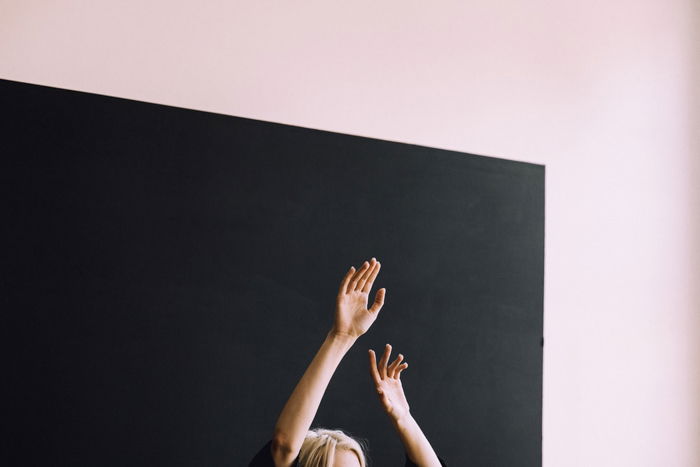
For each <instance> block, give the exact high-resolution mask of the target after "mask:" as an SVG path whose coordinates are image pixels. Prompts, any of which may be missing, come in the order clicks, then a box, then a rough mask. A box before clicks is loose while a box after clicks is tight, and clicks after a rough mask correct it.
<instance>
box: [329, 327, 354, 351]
mask: <svg viewBox="0 0 700 467" xmlns="http://www.w3.org/2000/svg"><path fill="white" fill-rule="evenodd" d="M358 337H359V336H353V335H351V334H348V333H344V332H338V331H335V330H333V329H331V330H330V331H329V332H328V335H327V336H326V339H327V340H329V341H331V342H334V343H338V344H342V345H346V346H348V347H350V346H352V345H353V344H354V343H355V341H356V340H357V338H358Z"/></svg>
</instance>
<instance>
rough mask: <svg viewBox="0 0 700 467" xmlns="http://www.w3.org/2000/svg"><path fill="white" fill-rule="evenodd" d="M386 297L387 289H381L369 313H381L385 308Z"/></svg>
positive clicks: (375, 296)
mask: <svg viewBox="0 0 700 467" xmlns="http://www.w3.org/2000/svg"><path fill="white" fill-rule="evenodd" d="M385 296H386V289H379V290H377V293H376V294H375V295H374V303H373V304H372V306H371V307H370V309H369V311H371V312H372V313H379V310H381V309H382V307H383V306H384V297H385Z"/></svg>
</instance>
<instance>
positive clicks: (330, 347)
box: [273, 333, 355, 465]
mask: <svg viewBox="0 0 700 467" xmlns="http://www.w3.org/2000/svg"><path fill="white" fill-rule="evenodd" d="M354 342H355V338H352V337H349V336H341V335H337V334H334V333H328V335H327V336H326V339H325V340H324V342H323V344H322V345H321V348H320V349H319V350H318V352H317V353H316V356H315V357H314V359H313V360H312V361H311V363H310V364H309V366H308V368H307V369H306V371H305V372H304V375H303V376H302V377H301V379H300V380H299V383H297V385H296V387H295V388H294V391H293V392H292V395H291V396H290V397H289V400H287V403H286V404H285V406H284V408H283V409H282V412H281V414H280V416H279V419H278V420H277V424H276V425H275V433H274V438H273V455H274V457H275V460H276V461H277V460H278V459H284V460H286V461H293V460H294V459H295V458H296V456H297V455H298V453H299V450H300V449H301V445H302V443H303V442H304V438H305V436H306V433H307V431H308V430H309V428H310V427H311V423H312V422H313V419H314V417H315V416H316V412H317V410H318V406H319V404H320V403H321V399H322V398H323V394H324V393H325V392H326V388H327V387H328V383H329V382H330V380H331V377H332V376H333V373H335V370H336V368H337V367H338V364H339V363H340V361H341V360H342V359H343V357H344V356H345V354H346V353H347V351H348V350H349V349H350V347H352V345H353V343H354ZM284 463H285V462H280V464H282V465H283V464H284Z"/></svg>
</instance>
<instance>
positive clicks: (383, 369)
mask: <svg viewBox="0 0 700 467" xmlns="http://www.w3.org/2000/svg"><path fill="white" fill-rule="evenodd" d="M390 355H391V345H389V344H387V345H386V346H385V347H384V353H383V354H382V358H381V360H379V375H380V376H381V377H382V379H385V378H386V377H387V374H386V363H387V362H388V361H389V356H390Z"/></svg>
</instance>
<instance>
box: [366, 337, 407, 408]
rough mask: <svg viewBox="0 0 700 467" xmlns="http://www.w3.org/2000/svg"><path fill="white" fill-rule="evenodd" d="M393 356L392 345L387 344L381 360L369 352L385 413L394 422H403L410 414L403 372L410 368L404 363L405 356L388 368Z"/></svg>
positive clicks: (371, 366) (370, 365)
mask: <svg viewBox="0 0 700 467" xmlns="http://www.w3.org/2000/svg"><path fill="white" fill-rule="evenodd" d="M390 355H391V345H389V344H387V345H386V347H385V348H384V355H382V358H381V360H379V365H378V366H377V359H376V356H375V355H374V350H371V349H370V351H369V372H370V374H371V375H372V379H373V380H374V385H375V387H376V388H377V394H379V399H380V400H381V402H382V406H384V411H385V412H386V413H387V415H389V416H390V417H391V418H392V419H393V420H394V421H398V420H402V419H404V418H405V417H406V416H407V415H409V413H410V408H409V406H408V401H407V400H406V396H405V395H404V393H403V386H402V385H401V372H402V371H403V370H405V369H406V368H408V363H406V362H404V363H401V362H402V361H403V355H401V354H399V356H398V357H397V358H396V360H394V361H393V362H392V363H391V364H390V365H388V366H387V362H388V361H389V356H390Z"/></svg>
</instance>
